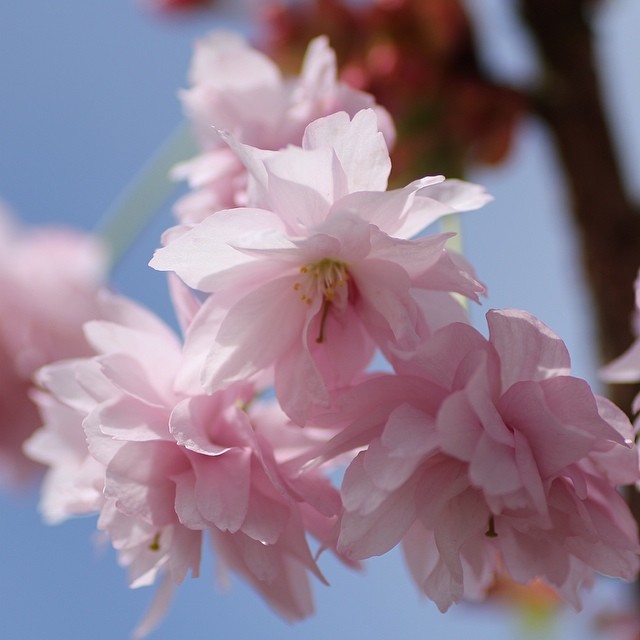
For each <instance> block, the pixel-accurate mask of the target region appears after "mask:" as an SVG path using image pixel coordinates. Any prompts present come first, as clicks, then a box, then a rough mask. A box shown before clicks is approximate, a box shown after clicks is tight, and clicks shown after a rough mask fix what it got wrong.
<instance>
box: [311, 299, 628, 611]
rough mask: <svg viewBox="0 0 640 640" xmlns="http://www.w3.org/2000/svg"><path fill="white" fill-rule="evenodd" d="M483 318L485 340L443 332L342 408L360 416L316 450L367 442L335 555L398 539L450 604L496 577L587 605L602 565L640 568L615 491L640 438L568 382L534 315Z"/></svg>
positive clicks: (465, 329) (375, 551)
mask: <svg viewBox="0 0 640 640" xmlns="http://www.w3.org/2000/svg"><path fill="white" fill-rule="evenodd" d="M487 319H488V323H489V329H490V338H489V340H486V339H485V338H483V337H482V336H481V335H480V334H479V333H478V332H477V331H475V330H474V329H473V328H472V327H470V326H469V325H466V324H459V323H456V324H451V325H448V326H446V327H444V328H442V329H440V330H439V331H438V332H436V333H435V334H434V335H433V336H432V338H431V339H430V340H429V341H427V342H426V344H425V345H423V347H421V348H420V349H419V350H417V351H416V353H415V355H414V357H413V358H411V359H406V360H404V361H402V360H400V361H398V362H397V363H396V366H397V367H398V368H399V369H400V371H401V373H400V374H399V375H398V376H391V377H379V378H374V379H373V380H370V381H368V382H366V383H364V384H363V385H361V388H359V389H354V390H353V391H350V392H348V393H347V394H346V396H344V397H343V398H342V399H341V400H340V401H339V403H338V405H339V406H341V407H343V414H344V415H342V416H340V414H337V417H338V419H339V420H340V421H342V422H345V421H349V420H350V421H351V422H350V424H347V426H346V428H345V429H344V430H343V431H342V432H341V433H340V434H339V435H337V436H336V437H335V438H334V439H333V441H332V442H330V443H329V444H328V445H327V447H326V448H325V449H324V451H322V454H321V455H322V456H323V457H324V458H326V457H331V456H332V455H335V454H336V453H340V452H342V451H345V450H347V449H353V448H354V447H363V446H366V449H365V450H363V451H361V452H360V453H359V454H358V455H357V457H356V458H355V459H354V461H353V462H352V463H351V465H350V466H349V468H348V469H347V472H346V474H345V477H344V481H343V485H342V496H343V503H344V514H343V516H342V522H341V531H340V536H339V540H338V548H339V549H340V550H341V551H343V552H344V553H346V554H347V555H348V556H350V557H354V558H365V557H369V556H372V555H379V554H382V553H385V552H386V551H388V550H389V549H390V548H391V547H393V546H394V545H396V544H397V543H399V542H402V544H403V548H404V551H405V556H406V559H407V563H408V565H409V567H410V570H411V573H412V576H413V578H414V580H415V581H416V583H417V584H418V586H419V588H420V589H421V590H422V591H424V592H425V593H426V594H427V595H428V596H429V597H430V598H431V599H433V600H434V601H435V602H436V604H437V605H438V607H440V609H442V610H445V609H447V608H448V607H449V606H450V605H451V604H452V603H453V602H459V601H460V600H461V598H462V597H463V596H467V597H471V598H478V597H480V596H481V595H482V593H483V590H484V588H485V587H486V586H487V585H488V584H489V583H490V581H491V579H492V577H493V575H494V573H495V572H496V571H498V570H506V571H507V572H508V574H509V575H510V576H511V577H512V578H513V579H514V580H516V581H518V582H521V583H526V582H529V581H530V580H533V579H534V578H536V577H540V578H542V579H543V580H545V581H546V582H547V583H548V584H550V585H551V586H553V587H554V588H556V589H557V590H558V591H559V592H560V593H561V594H562V595H563V596H564V597H565V598H567V599H568V600H569V601H570V602H572V603H573V604H574V605H575V606H576V607H578V606H579V602H580V600H579V591H580V588H581V587H582V586H587V585H589V584H590V583H591V581H592V579H593V578H592V576H593V571H594V570H595V571H598V572H600V573H604V574H606V575H610V576H616V577H622V578H625V579H632V578H633V577H634V576H635V573H636V571H637V569H638V557H637V553H638V551H639V550H640V547H639V546H638V541H637V528H636V524H635V521H634V519H633V517H632V516H631V514H630V512H629V509H628V507H627V505H626V504H625V502H624V500H623V499H622V497H621V496H620V494H619V493H618V492H617V491H616V490H615V486H614V485H615V484H622V483H624V484H628V483H632V482H635V481H637V480H638V478H639V477H640V471H639V466H638V453H637V450H636V448H635V446H634V444H633V430H632V427H631V425H630V424H629V421H628V420H627V419H626V418H625V416H624V414H623V413H622V412H621V411H620V410H619V409H617V408H615V407H614V406H613V405H612V404H611V403H609V402H608V401H606V400H604V399H602V398H598V397H597V396H594V395H593V393H592V392H591V390H590V389H589V387H588V385H587V384H586V383H585V382H584V381H583V380H580V379H578V378H574V377H572V376H570V375H569V358H568V354H567V351H566V348H565V347H564V344H563V343H562V342H561V341H560V339H559V338H558V337H557V336H555V335H554V334H553V333H552V332H551V331H550V330H549V329H548V328H547V327H546V326H544V325H543V324H542V323H541V322H540V321H539V320H537V319H535V318H533V317H532V316H530V315H529V314H526V313H525V312H521V311H513V310H509V311H491V312H489V313H488V314H487ZM332 419H333V416H328V417H325V420H329V421H330V420H332ZM367 445H368V446H367Z"/></svg>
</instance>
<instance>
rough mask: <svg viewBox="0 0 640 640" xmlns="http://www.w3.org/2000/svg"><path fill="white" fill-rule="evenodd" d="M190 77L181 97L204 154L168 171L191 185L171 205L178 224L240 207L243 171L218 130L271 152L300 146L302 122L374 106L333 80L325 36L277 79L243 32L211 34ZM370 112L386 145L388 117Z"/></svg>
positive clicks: (391, 135)
mask: <svg viewBox="0 0 640 640" xmlns="http://www.w3.org/2000/svg"><path fill="white" fill-rule="evenodd" d="M189 75H190V78H189V79H190V82H191V88H189V89H187V90H185V91H182V92H181V94H180V97H181V100H182V103H183V105H184V109H185V111H186V113H187V115H188V117H189V119H190V120H191V121H192V123H193V124H194V128H195V132H196V135H197V137H198V140H199V142H200V144H201V146H202V148H203V152H202V153H201V154H200V155H198V156H196V157H195V158H193V159H192V160H189V161H187V162H184V163H182V164H180V165H178V166H177V167H176V168H175V169H174V171H173V175H174V177H175V178H180V179H187V180H188V181H189V186H190V187H191V189H192V191H191V193H189V194H187V195H186V196H184V197H183V198H181V199H180V200H179V201H178V203H177V204H176V208H175V211H176V214H177V216H178V218H179V219H180V221H181V222H184V223H187V222H198V221H200V220H203V219H204V218H205V217H206V216H208V215H209V214H211V213H213V212H215V211H218V210H220V209H226V208H228V207H231V206H238V205H240V204H244V198H245V196H244V192H245V190H246V178H247V176H246V169H245V168H244V166H243V165H242V163H241V162H240V161H239V160H238V158H237V157H236V156H235V154H234V153H233V152H232V151H231V150H230V149H229V148H228V147H227V146H226V145H225V144H224V142H223V140H222V139H221V138H220V136H219V135H218V133H217V131H218V130H226V131H229V132H231V133H232V134H233V136H234V137H235V138H236V139H237V140H238V141H240V142H242V143H245V144H250V145H252V146H254V147H259V148H261V149H272V150H276V149H281V148H283V147H285V146H287V145H288V144H300V141H301V139H302V134H303V132H304V128H305V127H306V125H307V124H309V123H310V122H312V121H313V120H315V119H317V118H319V117H321V116H325V115H329V114H331V113H335V112H337V111H346V112H347V113H349V114H351V115H353V114H355V113H356V112H357V111H359V110H361V109H364V108H368V107H374V99H373V97H372V96H370V95H369V94H366V93H363V92H361V91H356V90H355V89H352V88H350V87H349V86H348V85H345V84H344V83H342V82H339V81H338V79H337V73H336V60H335V53H334V52H333V50H332V49H331V48H330V47H329V44H328V40H327V38H326V37H319V38H316V39H315V40H313V41H312V42H311V43H310V44H309V48H308V50H307V53H306V55H305V59H304V62H303V65H302V71H301V74H300V76H299V77H296V78H283V77H282V74H281V72H280V70H279V69H278V67H277V66H276V65H275V64H274V63H273V62H272V61H271V60H270V59H269V58H268V57H267V56H265V55H264V54H263V53H261V52H259V51H257V50H255V49H253V48H252V47H250V46H249V45H248V44H247V42H246V41H245V40H244V39H243V38H242V37H241V36H239V35H237V34H234V33H231V32H223V31H219V32H214V33H212V34H211V35H209V36H208V37H207V38H204V39H202V40H200V41H198V42H197V43H196V46H195V52H194V56H193V60H192V63H191V70H190V74H189ZM257 105H259V107H258V108H257V107H256V106H257ZM375 109H376V114H377V117H378V122H379V125H380V127H381V129H382V130H383V131H384V134H385V137H386V139H387V143H388V144H392V142H393V138H394V130H393V124H392V123H391V118H390V117H389V115H388V113H387V112H386V111H385V110H384V109H382V108H381V107H375ZM214 127H215V128H214Z"/></svg>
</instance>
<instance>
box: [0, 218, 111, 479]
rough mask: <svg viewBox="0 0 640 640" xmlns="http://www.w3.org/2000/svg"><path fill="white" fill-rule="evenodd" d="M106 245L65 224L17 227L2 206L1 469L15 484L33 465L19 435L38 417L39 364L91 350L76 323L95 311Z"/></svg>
mask: <svg viewBox="0 0 640 640" xmlns="http://www.w3.org/2000/svg"><path fill="white" fill-rule="evenodd" d="M104 275H105V252H104V250H103V248H102V247H101V246H100V245H99V243H98V241H97V240H96V239H95V238H92V237H90V236H89V235H87V234H83V233H80V232H78V231H73V230H71V229H63V228H53V227H49V228H47V227H42V228H32V229H21V228H18V227H17V225H16V224H15V223H14V221H13V220H12V219H11V218H10V217H9V214H8V213H7V212H6V211H4V210H0V291H2V299H1V300H0V419H1V420H2V428H0V469H1V471H0V476H1V477H2V481H3V482H7V483H14V484H19V483H23V482H25V481H26V480H27V479H28V478H29V477H31V476H33V475H34V473H35V472H36V470H37V468H36V467H35V465H34V464H33V462H32V461H31V460H29V459H27V458H26V457H25V456H24V455H23V454H22V450H21V449H22V443H23V442H24V440H25V439H26V438H27V437H28V436H29V435H30V434H31V433H32V432H33V431H34V429H36V428H37V427H38V426H39V425H40V420H39V417H38V413H37V411H36V409H35V407H34V405H33V403H32V402H31V400H30V399H29V396H28V394H29V389H30V387H31V382H30V379H31V376H32V374H33V372H34V371H35V370H36V369H37V368H38V367H41V366H42V365H44V364H46V363H49V362H53V361H55V360H59V359H61V358H71V357H76V356H81V355H85V354H88V353H89V346H88V345H87V343H86V341H85V339H84V336H83V335H82V331H81V327H82V324H83V323H84V322H85V321H87V320H89V319H91V318H95V317H97V313H98V311H97V309H98V303H97V300H96V292H97V289H98V287H99V286H100V285H101V283H102V281H103V279H104Z"/></svg>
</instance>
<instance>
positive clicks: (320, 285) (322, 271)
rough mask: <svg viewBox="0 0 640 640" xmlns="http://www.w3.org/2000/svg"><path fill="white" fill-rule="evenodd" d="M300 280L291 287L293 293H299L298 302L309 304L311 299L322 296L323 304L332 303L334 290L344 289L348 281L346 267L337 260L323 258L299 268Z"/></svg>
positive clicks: (334, 294)
mask: <svg viewBox="0 0 640 640" xmlns="http://www.w3.org/2000/svg"><path fill="white" fill-rule="evenodd" d="M300 273H301V274H302V276H303V277H302V278H301V279H300V280H298V281H296V282H295V283H294V285H293V288H294V290H295V291H299V292H300V300H302V302H305V303H306V304H311V303H312V302H313V299H314V298H315V297H316V295H318V293H320V294H322V297H323V298H324V300H325V302H333V299H334V298H335V296H336V289H338V288H340V287H344V286H345V284H346V283H347V281H348V280H349V273H348V271H347V265H346V263H344V262H340V261H339V260H333V259H332V258H323V259H322V260H319V261H318V262H312V263H310V264H305V265H303V266H302V267H300Z"/></svg>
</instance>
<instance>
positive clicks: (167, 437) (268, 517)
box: [27, 290, 340, 628]
mask: <svg viewBox="0 0 640 640" xmlns="http://www.w3.org/2000/svg"><path fill="white" fill-rule="evenodd" d="M174 293H178V294H179V296H180V297H179V298H178V304H179V316H180V317H181V318H183V320H184V322H185V326H186V325H188V324H189V322H190V320H191V315H192V313H193V311H194V310H195V308H196V307H197V304H194V300H193V298H190V297H189V295H185V292H184V290H175V291H174ZM174 299H175V295H174ZM104 305H105V308H104V311H103V315H102V318H103V319H102V320H97V321H93V322H90V323H88V324H87V325H86V327H85V331H86V335H87V340H88V342H89V343H90V345H91V347H92V348H93V350H94V353H95V355H94V356H93V357H91V358H84V359H77V360H72V361H67V362H64V363H60V364H56V365H51V366H49V367H46V368H45V369H44V370H42V372H41V373H40V374H39V378H38V380H39V382H40V384H41V385H42V387H43V388H44V389H45V391H46V392H41V393H39V394H38V400H39V403H40V406H41V408H42V410H43V417H44V419H45V422H46V424H45V427H43V428H42V429H41V430H39V431H38V432H36V434H35V435H34V436H33V437H32V438H31V439H30V441H29V442H28V444H27V450H28V452H29V454H30V455H31V456H33V457H34V458H36V459H37V460H39V461H40V462H42V463H45V464H48V465H50V467H51V469H50V471H49V472H48V474H47V477H46V479H45V483H44V485H43V492H44V493H43V499H42V509H43V512H44V514H45V517H46V518H47V519H48V520H49V521H51V522H58V521H61V520H63V519H65V518H66V517H68V516H70V515H75V514H78V513H86V512H95V511H99V514H100V515H99V520H98V528H99V529H101V530H102V531H104V532H105V534H106V535H107V536H108V538H109V539H110V540H111V541H112V544H113V546H114V547H115V548H116V550H117V551H118V557H119V560H120V562H121V564H123V565H124V566H126V567H127V568H128V571H129V577H130V584H131V586H132V587H138V586H143V585H148V584H151V583H153V582H154V581H155V580H156V579H157V577H158V575H159V574H161V573H163V574H165V575H166V576H168V577H169V579H170V581H171V582H174V583H179V582H181V581H182V580H183V579H184V578H185V576H186V574H187V573H188V572H189V571H191V573H192V575H194V576H196V575H197V574H198V570H199V562H200V549H201V540H202V534H203V532H206V531H208V532H210V534H211V536H212V539H213V542H214V546H215V547H216V548H217V549H218V551H219V553H220V554H221V557H220V563H221V564H222V565H225V566H228V567H229V568H230V569H232V570H234V571H238V572H240V573H241V574H242V575H243V576H244V577H245V578H246V579H248V580H249V581H250V582H251V583H252V584H253V585H254V586H255V587H256V588H257V590H258V591H259V592H260V593H261V594H262V595H263V596H264V597H265V598H266V599H267V601H268V602H269V603H270V604H271V606H273V607H274V608H275V609H276V610H277V611H278V612H279V613H281V614H282V615H283V616H285V617H286V618H288V619H298V618H302V617H305V616H307V615H309V614H310V613H311V611H312V609H313V603H312V598H311V588H310V585H309V573H313V574H314V575H315V576H316V577H317V578H318V579H320V580H321V581H323V582H324V578H323V576H322V574H321V573H320V571H319V569H318V567H317V564H316V561H315V559H314V557H313V554H312V552H311V550H310V548H309V544H308V542H307V532H309V533H310V534H311V535H313V536H315V537H317V539H318V540H319V542H320V544H321V545H322V546H328V547H333V546H335V537H336V534H335V527H334V524H335V522H336V518H337V514H338V512H339V509H340V498H339V495H338V492H337V491H336V489H334V488H333V487H332V486H331V484H330V482H329V480H328V479H327V478H326V477H325V476H324V474H323V473H322V472H321V471H320V470H318V469H314V470H310V471H309V472H307V473H302V472H301V469H300V467H299V465H296V464H295V463H290V462H289V461H290V460H292V459H293V458H295V457H296V456H298V454H299V451H300V449H303V450H304V449H305V448H308V447H309V446H312V445H313V446H316V445H317V437H318V436H317V434H316V433H315V432H314V431H313V430H309V431H308V432H303V431H302V430H300V429H299V428H298V427H296V426H294V425H291V424H290V423H289V421H288V419H287V418H286V416H285V415H284V414H283V413H282V412H281V411H280V410H279V409H278V408H277V407H275V406H269V405H267V406H263V405H262V404H255V403H254V400H255V397H256V394H257V389H256V388H255V387H254V386H253V385H251V384H248V383H244V382H240V383H237V384H234V385H232V386H229V387H227V388H225V389H223V390H220V391H219V392H217V393H214V394H213V395H209V396H207V395H204V394H203V393H202V390H201V389H200V388H199V387H198V386H197V385H195V386H193V387H192V388H190V389H189V388H188V387H187V386H186V385H183V386H182V387H181V388H180V389H178V388H177V387H176V385H175V379H176V372H177V371H178V369H179V367H180V364H181V360H182V345H181V342H180V340H178V338H177V337H176V336H175V335H174V334H173V333H172V332H171V331H170V330H169V329H168V328H167V327H166V326H164V324H163V323H162V322H160V321H159V320H158V319H157V318H155V317H154V316H153V315H151V314H150V313H148V312H146V311H144V310H142V309H140V308H138V307H137V306H135V305H133V304H132V303H128V302H126V301H124V300H120V299H116V298H108V299H105V300H104ZM322 437H324V438H325V439H326V435H323V436H322ZM160 594H161V595H160V597H161V601H164V596H163V594H164V588H163V589H161V591H160ZM156 615H158V611H156V610H153V612H152V613H150V619H151V618H155V616H156ZM147 624H148V621H147V622H145V623H143V625H142V628H146V626H147Z"/></svg>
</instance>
